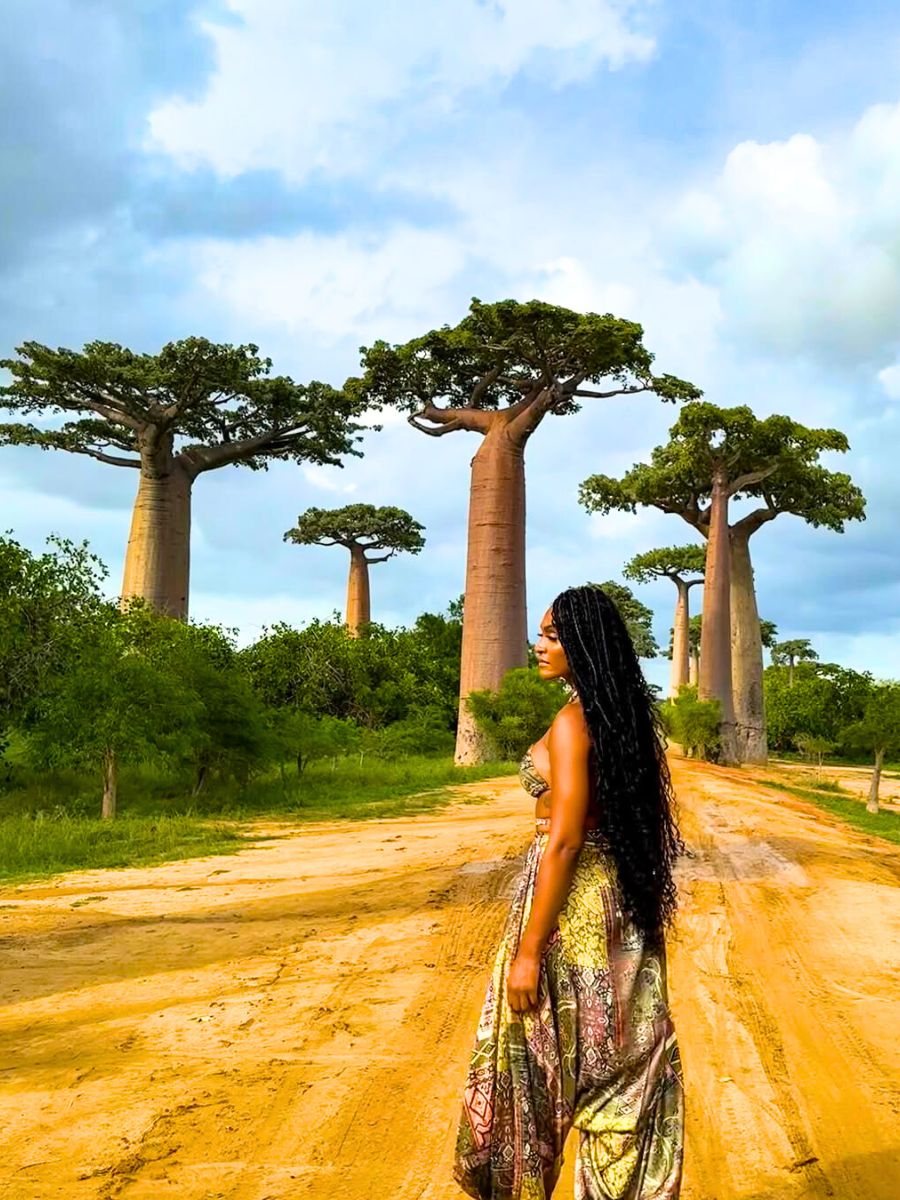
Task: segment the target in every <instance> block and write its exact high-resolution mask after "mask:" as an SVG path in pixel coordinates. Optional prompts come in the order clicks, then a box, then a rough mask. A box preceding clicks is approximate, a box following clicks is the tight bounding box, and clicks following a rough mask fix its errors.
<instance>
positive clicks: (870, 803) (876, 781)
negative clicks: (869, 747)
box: [866, 747, 884, 813]
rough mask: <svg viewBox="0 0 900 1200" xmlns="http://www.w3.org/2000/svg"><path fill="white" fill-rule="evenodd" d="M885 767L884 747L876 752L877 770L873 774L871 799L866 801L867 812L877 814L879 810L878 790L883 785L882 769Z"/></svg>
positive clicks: (870, 787) (870, 786) (870, 788)
mask: <svg viewBox="0 0 900 1200" xmlns="http://www.w3.org/2000/svg"><path fill="white" fill-rule="evenodd" d="M883 766H884V747H882V748H881V749H880V750H876V751H875V769H874V771H873V772H872V781H871V783H870V784H869V798H868V800H867V801H866V812H870V813H877V812H878V811H879V809H878V788H879V786H880V784H881V768H882V767H883Z"/></svg>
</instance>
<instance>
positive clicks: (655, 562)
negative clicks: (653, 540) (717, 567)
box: [622, 545, 706, 583]
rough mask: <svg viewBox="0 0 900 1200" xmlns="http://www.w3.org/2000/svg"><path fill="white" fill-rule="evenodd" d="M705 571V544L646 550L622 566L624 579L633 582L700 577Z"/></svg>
mask: <svg viewBox="0 0 900 1200" xmlns="http://www.w3.org/2000/svg"><path fill="white" fill-rule="evenodd" d="M705 571H706V547H705V546H696V545H694V546H666V547H664V548H662V549H660V550H647V551H645V552H644V553H643V554H636V555H635V556H634V558H632V559H631V560H630V562H628V563H626V564H625V566H624V567H623V568H622V574H623V575H624V576H625V578H626V579H631V580H633V581H634V582H635V583H651V582H652V581H653V580H654V579H661V578H666V579H683V578H684V577H685V576H686V575H696V576H699V578H700V579H702V578H703V574H704V572H705Z"/></svg>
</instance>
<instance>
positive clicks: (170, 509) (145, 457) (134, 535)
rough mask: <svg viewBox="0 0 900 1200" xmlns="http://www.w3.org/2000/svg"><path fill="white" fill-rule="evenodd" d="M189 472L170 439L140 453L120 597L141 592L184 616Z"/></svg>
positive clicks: (174, 614) (157, 605) (156, 606)
mask: <svg viewBox="0 0 900 1200" xmlns="http://www.w3.org/2000/svg"><path fill="white" fill-rule="evenodd" d="M192 483H193V477H192V474H191V472H189V471H188V470H187V469H186V468H185V466H184V465H183V463H181V462H180V461H179V459H178V458H177V457H176V456H175V455H173V453H172V447H171V444H169V445H161V446H155V447H153V448H152V449H148V450H146V451H145V450H144V449H143V448H142V453H141V475H140V481H139V483H138V491H137V498H136V500H135V502H134V512H133V514H132V518H131V533H130V535H129V538H128V550H127V552H126V555H125V574H124V579H123V581H122V601H123V602H124V601H126V600H128V599H129V598H130V597H132V596H140V597H142V598H143V599H144V600H146V601H147V603H148V604H150V605H151V607H152V608H154V609H155V610H156V611H157V612H160V613H165V614H167V615H168V616H170V617H178V618H179V619H180V620H187V615H188V587H189V576H190V553H191V485H192Z"/></svg>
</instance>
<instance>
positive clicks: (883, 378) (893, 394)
mask: <svg viewBox="0 0 900 1200" xmlns="http://www.w3.org/2000/svg"><path fill="white" fill-rule="evenodd" d="M878 380H879V382H880V384H881V386H882V387H883V388H884V390H885V392H887V394H888V395H889V396H890V398H891V399H892V400H900V363H893V364H892V365H891V366H890V367H885V368H884V370H883V371H879V372H878Z"/></svg>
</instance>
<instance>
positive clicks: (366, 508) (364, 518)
mask: <svg viewBox="0 0 900 1200" xmlns="http://www.w3.org/2000/svg"><path fill="white" fill-rule="evenodd" d="M422 529H423V526H422V525H420V524H419V522H418V521H414V520H413V518H412V517H411V516H410V515H409V513H408V512H405V511H404V510H403V509H402V508H394V507H393V506H391V505H385V506H383V507H381V508H376V507H375V505H374V504H348V505H346V506H345V507H344V508H331V509H325V508H308V509H307V510H306V512H304V513H301V514H300V516H299V517H298V518H297V524H296V525H295V526H294V528H293V529H289V530H288V531H287V533H286V534H285V535H284V540H285V541H286V542H294V543H295V544H296V545H298V546H344V547H346V549H347V550H349V551H350V577H349V579H348V582H347V611H346V617H345V621H346V625H347V630H348V632H349V633H350V635H351V636H352V637H359V636H360V633H361V632H364V631H365V630H364V627H365V626H366V625H367V624H368V623H369V622H370V621H371V619H372V616H371V605H370V600H369V567H370V566H371V565H372V563H380V562H387V560H388V559H389V558H391V557H392V556H393V555H394V554H396V553H397V552H398V551H406V552H407V553H408V554H418V553H419V551H420V550H421V549H422V547H423V546H424V545H425V539H424V538H423V537H422V533H421V531H422ZM373 550H386V551H387V554H381V555H377V556H375V557H370V552H371V551H373Z"/></svg>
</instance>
